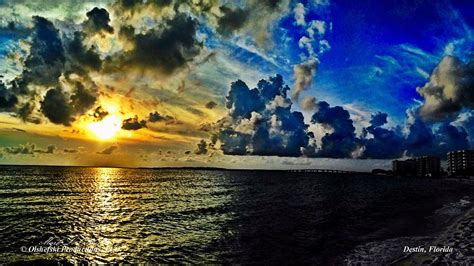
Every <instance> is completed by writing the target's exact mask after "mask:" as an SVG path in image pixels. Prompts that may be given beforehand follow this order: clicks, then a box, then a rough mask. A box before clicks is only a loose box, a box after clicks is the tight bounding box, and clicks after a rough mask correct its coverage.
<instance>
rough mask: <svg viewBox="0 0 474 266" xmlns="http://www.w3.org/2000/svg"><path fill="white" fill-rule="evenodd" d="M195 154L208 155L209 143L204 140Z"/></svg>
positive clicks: (198, 145)
mask: <svg viewBox="0 0 474 266" xmlns="http://www.w3.org/2000/svg"><path fill="white" fill-rule="evenodd" d="M194 153H195V154H197V155H201V154H206V153H207V142H206V141H205V140H203V139H201V141H200V142H199V143H198V144H197V148H196V150H195V151H194Z"/></svg>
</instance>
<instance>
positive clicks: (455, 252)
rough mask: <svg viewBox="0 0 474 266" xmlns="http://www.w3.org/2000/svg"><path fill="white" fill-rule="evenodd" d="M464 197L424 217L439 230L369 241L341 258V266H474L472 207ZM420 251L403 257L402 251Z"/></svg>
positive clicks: (405, 254) (473, 207)
mask: <svg viewBox="0 0 474 266" xmlns="http://www.w3.org/2000/svg"><path fill="white" fill-rule="evenodd" d="M471 200H472V198H469V197H467V196H465V197H463V198H461V199H459V200H458V201H456V202H451V203H447V204H445V205H444V206H443V207H442V208H440V209H437V210H436V211H435V212H434V213H433V215H431V216H430V217H428V218H429V219H432V222H433V223H435V224H436V225H438V226H439V229H438V230H436V231H435V232H433V233H431V234H428V235H414V236H404V237H396V238H390V239H385V240H381V241H372V242H368V243H364V244H361V245H359V246H357V247H355V248H354V249H353V250H352V251H350V252H349V253H348V254H346V255H345V256H344V259H343V263H344V264H345V265H371V264H386V265H421V264H426V263H429V264H431V263H441V264H445V263H459V264H463V265H464V264H466V265H474V203H473V202H471ZM430 246H436V247H439V248H442V247H446V246H447V247H451V248H452V252H449V253H441V252H438V253H435V252H433V253H428V250H429V248H430ZM405 247H410V248H416V247H422V248H424V249H425V250H426V251H427V252H426V253H422V252H419V253H404V248H405Z"/></svg>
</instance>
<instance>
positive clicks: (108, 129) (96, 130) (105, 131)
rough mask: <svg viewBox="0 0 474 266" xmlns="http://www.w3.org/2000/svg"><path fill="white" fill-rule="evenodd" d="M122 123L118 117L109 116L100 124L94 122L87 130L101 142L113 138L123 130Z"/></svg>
mask: <svg viewBox="0 0 474 266" xmlns="http://www.w3.org/2000/svg"><path fill="white" fill-rule="evenodd" d="M121 125H122V122H121V120H120V118H119V117H118V116H116V115H108V116H106V117H105V118H104V119H103V120H101V121H99V122H92V123H89V124H88V125H87V128H88V129H89V130H90V131H91V132H92V133H93V134H94V135H95V136H96V137H97V138H98V139H101V140H107V139H111V138H113V137H114V136H115V135H116V134H117V133H118V132H119V131H120V128H121Z"/></svg>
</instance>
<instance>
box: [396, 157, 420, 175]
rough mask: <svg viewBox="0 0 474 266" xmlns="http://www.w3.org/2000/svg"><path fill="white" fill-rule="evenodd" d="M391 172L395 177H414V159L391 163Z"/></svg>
mask: <svg viewBox="0 0 474 266" xmlns="http://www.w3.org/2000/svg"><path fill="white" fill-rule="evenodd" d="M392 171H393V174H394V175H397V176H415V175H416V161H415V160H414V159H408V160H395V161H393V162H392Z"/></svg>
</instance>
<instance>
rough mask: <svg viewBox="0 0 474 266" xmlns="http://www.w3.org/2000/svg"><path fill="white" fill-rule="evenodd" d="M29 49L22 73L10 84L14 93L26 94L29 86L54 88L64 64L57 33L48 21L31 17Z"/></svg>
mask: <svg viewBox="0 0 474 266" xmlns="http://www.w3.org/2000/svg"><path fill="white" fill-rule="evenodd" d="M33 23H34V27H33V33H32V36H31V48H30V51H29V54H28V56H27V57H26V59H25V61H24V66H23V72H22V74H21V76H20V77H18V78H17V79H15V80H14V81H13V83H12V87H13V90H14V91H15V92H16V93H20V94H27V93H28V91H29V90H28V88H27V86H28V85H29V84H31V83H32V84H37V85H43V86H54V85H56V84H57V81H58V78H59V76H60V75H61V72H62V69H63V67H64V62H65V54H64V48H63V45H62V41H61V39H60V37H59V31H58V30H57V29H56V28H55V27H54V25H53V23H51V22H50V21H49V20H47V19H45V18H43V17H38V16H35V17H33Z"/></svg>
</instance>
